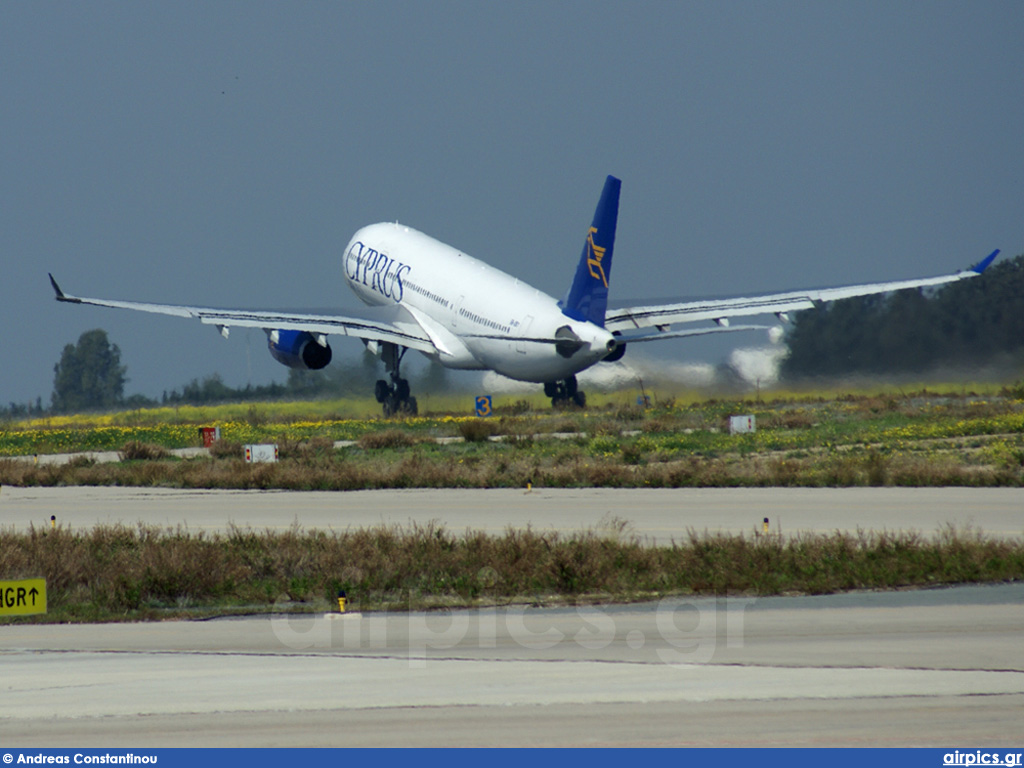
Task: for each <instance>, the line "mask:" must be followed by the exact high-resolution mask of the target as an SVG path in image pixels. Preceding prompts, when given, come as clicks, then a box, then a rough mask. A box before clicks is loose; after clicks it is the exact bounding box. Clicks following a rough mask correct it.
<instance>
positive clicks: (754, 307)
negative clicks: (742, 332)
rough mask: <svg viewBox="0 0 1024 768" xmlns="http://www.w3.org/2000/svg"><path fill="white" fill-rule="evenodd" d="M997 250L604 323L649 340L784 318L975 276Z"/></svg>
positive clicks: (660, 308) (613, 314) (642, 311)
mask: <svg viewBox="0 0 1024 768" xmlns="http://www.w3.org/2000/svg"><path fill="white" fill-rule="evenodd" d="M998 254H999V251H998V250H996V251H993V252H992V253H991V254H989V255H988V256H987V257H985V258H984V259H982V260H981V261H979V262H978V263H977V264H975V265H974V266H972V267H970V268H969V269H964V270H960V271H959V272H954V273H952V274H948V275H939V276H937V277H923V278H915V279H911V280H894V281H891V282H885V283H865V284H863V285H847V286H843V287H840V288H816V289H811V290H802V291H790V292H787V293H773V294H767V295H765V296H749V297H737V298H730V299H706V300H698V301H684V302H678V303H672V304H651V305H640V306H633V307H623V308H619V309H609V310H608V312H607V314H606V315H605V322H604V327H605V328H607V329H608V330H609V331H611V332H612V333H615V334H617V335H619V334H621V336H622V338H623V340H624V341H632V340H634V339H633V334H637V333H638V332H639V331H641V329H649V328H654V329H657V330H656V331H654V332H647V333H640V334H639V335H638V337H637V338H636V340H637V341H648V340H651V339H655V338H668V337H671V336H676V335H680V332H679V331H672V330H670V328H669V326H671V325H672V324H673V323H692V322H697V321H699V320H714V321H715V322H716V323H718V325H719V326H720V327H722V328H723V330H724V329H725V328H726V327H729V319H730V318H732V317H749V316H751V315H762V314H774V315H777V316H778V317H779V318H780V319H786V318H785V315H786V314H787V313H789V312H796V311H799V310H802V309H813V308H814V307H815V306H817V305H818V304H820V303H822V302H826V301H835V300H836V299H847V298H850V297H852V296H867V295H870V294H873V293H889V292H890V291H900V290H903V289H904V288H921V287H924V286H929V285H942V284H944V283H952V282H955V281H957V280H964V279H967V278H971V277H977V276H978V275H980V274H981V273H982V272H984V271H985V270H986V269H987V268H988V266H989V265H990V264H991V263H992V262H993V261H994V260H995V258H996V256H997V255H998Z"/></svg>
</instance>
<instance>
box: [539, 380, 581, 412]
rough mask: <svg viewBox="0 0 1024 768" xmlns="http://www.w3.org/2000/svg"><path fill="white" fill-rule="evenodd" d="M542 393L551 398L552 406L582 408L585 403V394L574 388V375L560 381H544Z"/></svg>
mask: <svg viewBox="0 0 1024 768" xmlns="http://www.w3.org/2000/svg"><path fill="white" fill-rule="evenodd" d="M544 394H545V395H546V396H547V397H550V398H551V407H552V408H567V407H571V406H576V407H577V408H584V407H586V405H587V396H586V394H585V393H584V392H583V391H582V390H580V389H577V388H576V377H575V376H570V377H569V378H568V379H564V380H562V381H548V382H545V383H544Z"/></svg>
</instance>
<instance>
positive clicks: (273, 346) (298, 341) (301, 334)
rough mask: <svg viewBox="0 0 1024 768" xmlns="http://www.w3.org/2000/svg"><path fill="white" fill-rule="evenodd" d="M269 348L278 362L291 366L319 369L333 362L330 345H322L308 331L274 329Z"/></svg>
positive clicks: (268, 343) (268, 339)
mask: <svg viewBox="0 0 1024 768" xmlns="http://www.w3.org/2000/svg"><path fill="white" fill-rule="evenodd" d="M267 348H268V349H269V350H270V354H271V356H273V358H274V359H275V360H277V362H279V363H281V365H287V366H288V367H289V368H305V369H307V370H310V371H319V370H320V369H321V368H325V367H326V366H327V364H328V363H330V362H331V347H330V345H329V344H324V345H323V346H320V344H319V343H317V340H316V338H315V337H314V336H313V334H311V333H309V332H308V331H272V332H271V333H270V334H269V335H268V337H267Z"/></svg>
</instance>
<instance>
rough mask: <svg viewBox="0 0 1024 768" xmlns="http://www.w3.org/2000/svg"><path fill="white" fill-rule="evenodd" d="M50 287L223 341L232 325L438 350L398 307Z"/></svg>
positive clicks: (63, 297) (59, 295)
mask: <svg viewBox="0 0 1024 768" xmlns="http://www.w3.org/2000/svg"><path fill="white" fill-rule="evenodd" d="M50 283H51V285H53V290H54V292H55V293H56V299H57V301H65V302H69V303H72V304H90V305H93V306H97V307H113V308H115V309H131V310H135V311H137V312H151V313H154V314H160V315H173V316H175V317H190V318H195V319H198V320H199V322H201V323H204V324H206V325H212V326H215V327H216V328H217V330H219V331H220V333H221V335H222V336H225V337H227V335H228V329H229V328H235V327H240V328H262V329H264V330H265V331H268V332H270V331H274V330H281V331H306V332H308V333H310V334H312V335H313V336H316V337H320V338H318V341H319V342H320V343H321V344H323V343H325V341H326V336H327V335H328V334H335V335H337V336H354V337H356V338H359V339H365V340H367V341H382V342H391V343H394V344H398V345H399V346H403V347H408V348H410V349H415V350H418V351H420V352H427V353H434V352H437V347H436V346H435V345H434V342H433V341H431V337H430V336H429V335H428V334H427V333H426V331H424V329H423V327H422V326H421V325H420V324H419V323H418V322H417V321H416V318H415V317H413V315H412V314H411V313H410V312H408V311H407V310H406V309H405V308H404V307H401V306H399V305H397V304H396V305H394V306H389V307H366V308H365V309H361V310H359V311H358V312H352V313H349V314H346V315H314V314H305V313H301V312H294V313H293V312H285V311H268V310H248V309H215V308H213V307H190V306H181V305H175V304H148V303H145V302H139V301H117V300H113V299H91V298H85V297H82V296H72V295H70V294H67V293H64V291H62V290H61V288H60V286H59V285H57V281H56V280H54V278H53V275H50Z"/></svg>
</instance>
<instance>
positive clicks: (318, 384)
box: [0, 328, 445, 419]
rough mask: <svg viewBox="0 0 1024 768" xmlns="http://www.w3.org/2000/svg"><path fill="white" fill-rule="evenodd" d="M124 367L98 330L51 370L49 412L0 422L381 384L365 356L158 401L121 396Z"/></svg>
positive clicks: (427, 378)
mask: <svg viewBox="0 0 1024 768" xmlns="http://www.w3.org/2000/svg"><path fill="white" fill-rule="evenodd" d="M127 370H128V369H127V366H125V365H123V364H122V363H121V350H120V348H119V347H118V346H117V345H116V344H112V343H111V341H110V339H109V337H108V336H107V332H106V331H104V330H102V329H99V328H97V329H94V330H91V331H86V332H85V333H83V334H82V335H81V336H80V337H79V338H78V342H77V343H76V344H67V345H65V347H64V349H63V351H62V352H61V355H60V360H59V361H58V362H57V364H56V365H55V366H54V378H53V393H52V394H51V396H50V405H49V408H47V407H45V406H44V404H43V401H42V398H41V397H40V398H37V399H36V401H35V403H26V404H20V403H10V404H9V406H8V407H7V408H3V407H0V418H9V419H10V418H24V417H31V416H40V415H44V414H46V413H79V412H83V411H98V410H108V409H113V408H146V407H154V406H158V405H208V404H212V403H220V402H245V401H249V400H275V399H286V398H300V397H301V398H317V397H331V396H340V395H345V394H351V393H353V392H356V393H369V392H372V391H373V386H374V382H375V381H376V380H377V379H378V378H380V376H381V375H382V374H381V371H380V366H379V362H378V360H377V358H376V356H374V355H373V354H372V353H370V352H369V351H367V350H364V351H363V353H362V357H361V359H360V361H359V362H358V363H355V364H353V363H352V362H351V361H337V362H336V363H335V364H334V365H332V366H330V367H329V368H327V369H325V370H322V371H307V370H298V369H293V368H291V369H288V379H287V381H286V382H285V383H284V384H278V383H271V384H264V385H259V386H252V385H251V384H249V385H246V386H244V387H231V386H228V385H227V384H225V383H224V380H223V379H222V378H221V376H220V375H219V374H217V373H214V374H211V375H209V376H207V377H205V378H203V379H198V378H196V379H192V381H190V382H188V383H187V384H185V385H183V386H181V387H180V388H178V389H173V390H170V391H167V390H165V391H164V392H163V395H162V397H161V398H159V399H156V398H149V397H146V396H144V395H139V394H135V395H130V396H128V397H126V396H125V394H124V388H125V384H126V383H127V381H128V378H127ZM420 383H421V385H422V386H424V387H426V388H428V389H432V390H435V391H437V390H440V389H443V388H444V384H445V373H444V369H443V368H442V367H441V366H440V365H437V364H433V363H432V364H430V365H429V366H428V367H427V368H426V369H425V370H424V372H423V374H422V375H421V379H420Z"/></svg>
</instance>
